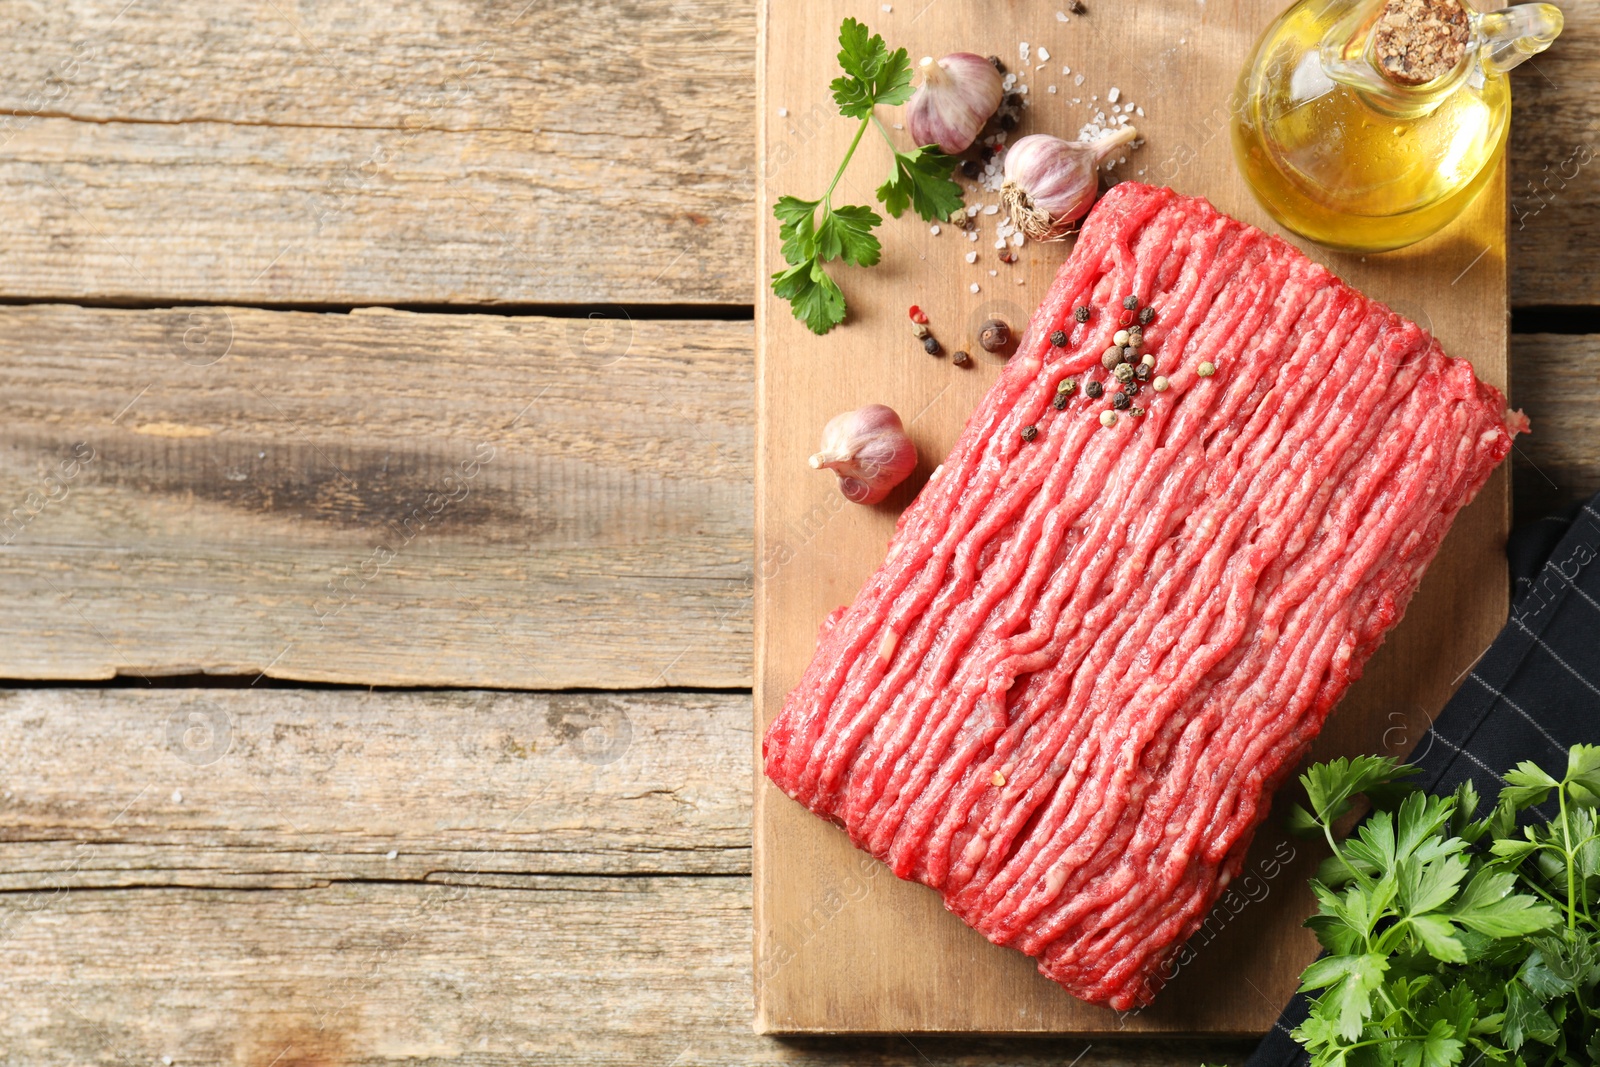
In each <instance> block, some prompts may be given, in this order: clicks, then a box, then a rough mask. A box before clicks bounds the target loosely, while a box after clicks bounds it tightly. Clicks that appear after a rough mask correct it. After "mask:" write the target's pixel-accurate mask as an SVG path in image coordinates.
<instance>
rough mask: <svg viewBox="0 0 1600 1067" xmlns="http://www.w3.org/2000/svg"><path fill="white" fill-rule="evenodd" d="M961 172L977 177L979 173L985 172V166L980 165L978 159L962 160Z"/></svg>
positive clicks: (970, 176)
mask: <svg viewBox="0 0 1600 1067" xmlns="http://www.w3.org/2000/svg"><path fill="white" fill-rule="evenodd" d="M961 173H962V174H965V175H966V176H967V177H969V178H977V176H978V175H980V174H982V173H983V168H982V167H980V166H979V165H978V161H977V160H976V159H968V160H964V161H963V162H962V164H961Z"/></svg>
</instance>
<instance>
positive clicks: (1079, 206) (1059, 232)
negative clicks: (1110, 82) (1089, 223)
mask: <svg viewBox="0 0 1600 1067" xmlns="http://www.w3.org/2000/svg"><path fill="white" fill-rule="evenodd" d="M1138 136H1139V132H1138V131H1137V130H1135V129H1134V128H1133V127H1132V126H1124V127H1122V128H1121V129H1119V130H1117V131H1116V132H1115V133H1113V134H1111V135H1110V136H1109V137H1102V138H1101V139H1100V140H1098V141H1063V140H1062V139H1061V138H1059V137H1051V136H1050V135H1049V134H1044V133H1032V134H1029V135H1028V136H1026V137H1023V138H1021V139H1019V140H1018V141H1017V143H1016V144H1014V145H1012V146H1011V148H1010V149H1009V150H1007V152H1006V162H1005V184H1003V185H1002V186H1001V187H1000V199H1001V201H1002V202H1003V203H1004V204H1005V205H1006V210H1007V212H1009V213H1010V215H1011V221H1012V222H1013V223H1014V224H1015V225H1016V227H1017V229H1018V230H1020V231H1022V234H1023V236H1025V237H1027V238H1028V239H1029V240H1031V241H1059V240H1061V238H1063V237H1065V236H1066V235H1067V234H1069V233H1071V232H1072V231H1073V229H1074V228H1075V224H1076V223H1077V221H1078V220H1079V219H1081V218H1083V216H1084V215H1086V214H1087V213H1088V211H1089V208H1090V207H1091V206H1092V205H1093V204H1094V198H1095V197H1096V196H1097V195H1099V191H1100V164H1101V163H1102V162H1104V161H1105V158H1106V157H1107V156H1109V155H1111V154H1112V153H1113V152H1115V151H1116V150H1117V149H1119V148H1121V147H1122V146H1123V145H1125V144H1127V143H1128V142H1129V141H1132V140H1134V139H1136V138H1137V137H1138Z"/></svg>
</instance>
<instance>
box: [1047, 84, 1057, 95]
mask: <svg viewBox="0 0 1600 1067" xmlns="http://www.w3.org/2000/svg"><path fill="white" fill-rule="evenodd" d="M1049 91H1050V92H1052V93H1053V92H1055V91H1056V87H1055V86H1054V85H1052V86H1050V88H1049Z"/></svg>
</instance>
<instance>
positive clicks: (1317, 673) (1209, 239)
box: [764, 182, 1526, 1010]
mask: <svg viewBox="0 0 1600 1067" xmlns="http://www.w3.org/2000/svg"><path fill="white" fill-rule="evenodd" d="M1129 295H1133V296H1136V297H1138V298H1139V300H1140V305H1139V306H1140V308H1143V307H1145V306H1149V307H1151V308H1152V309H1154V312H1155V314H1154V317H1153V318H1152V319H1151V320H1150V321H1149V323H1148V325H1146V326H1144V338H1145V343H1144V348H1143V349H1142V350H1141V352H1140V353H1139V355H1143V354H1144V353H1149V354H1151V355H1153V356H1154V357H1155V360H1156V362H1155V366H1154V368H1153V373H1152V374H1151V376H1150V378H1149V379H1147V380H1145V381H1143V382H1136V384H1139V385H1141V387H1142V388H1141V391H1140V393H1139V394H1138V395H1137V396H1133V397H1131V398H1129V401H1128V406H1127V407H1126V408H1123V409H1121V410H1117V411H1116V414H1117V420H1116V422H1115V423H1114V424H1113V425H1111V426H1105V425H1103V424H1102V420H1101V416H1102V413H1103V412H1106V411H1112V410H1114V409H1113V406H1112V399H1113V395H1114V394H1115V392H1116V391H1117V390H1118V389H1119V388H1120V383H1119V382H1118V380H1117V379H1116V378H1115V377H1114V376H1113V375H1112V374H1111V373H1110V372H1108V371H1106V370H1105V369H1104V368H1103V367H1102V364H1101V357H1102V353H1103V352H1104V350H1105V349H1106V347H1107V346H1108V345H1109V344H1110V343H1111V337H1112V334H1113V333H1114V332H1115V331H1116V330H1117V329H1119V328H1120V327H1121V326H1123V325H1126V324H1127V323H1129V322H1132V321H1136V313H1134V312H1129V311H1127V310H1125V308H1124V306H1123V301H1124V299H1125V298H1126V297H1128V296H1129ZM1079 306H1087V307H1089V308H1091V309H1092V315H1091V317H1090V318H1089V320H1088V321H1087V322H1085V323H1079V322H1077V321H1076V320H1075V317H1074V314H1073V313H1074V309H1075V308H1077V307H1079ZM1058 330H1059V331H1064V332H1065V334H1066V344H1065V345H1063V346H1056V345H1053V344H1052V343H1051V337H1050V335H1051V334H1052V333H1053V332H1055V331H1058ZM1137 360H1138V356H1135V361H1136V362H1137ZM1206 361H1209V362H1211V363H1214V364H1215V367H1216V373H1215V375H1214V376H1211V377H1200V376H1199V375H1198V373H1197V368H1198V367H1199V365H1200V364H1201V363H1202V362H1206ZM1156 375H1160V376H1163V377H1165V378H1167V379H1168V380H1169V382H1170V386H1169V387H1168V388H1166V389H1165V390H1164V391H1161V392H1157V391H1156V390H1155V389H1154V387H1153V384H1152V383H1153V382H1154V377H1155V376H1156ZM1069 377H1070V378H1072V379H1073V380H1074V382H1075V384H1076V390H1075V391H1074V392H1073V393H1072V394H1071V396H1070V398H1069V402H1068V403H1067V404H1066V406H1065V407H1064V408H1061V409H1058V408H1056V407H1054V406H1053V405H1052V403H1051V401H1052V400H1053V399H1054V398H1055V397H1056V395H1057V387H1058V383H1060V382H1061V381H1062V379H1064V378H1069ZM1090 381H1099V382H1101V383H1102V385H1103V388H1104V393H1103V395H1102V396H1100V397H1099V398H1098V399H1093V398H1090V397H1089V396H1087V395H1086V393H1088V392H1090V390H1088V389H1087V388H1086V386H1087V385H1088V383H1089V382H1090ZM1135 408H1139V409H1143V413H1142V414H1135V413H1134V409H1135ZM1028 426H1033V427H1036V434H1035V435H1029V436H1032V437H1033V439H1032V440H1031V441H1025V440H1024V437H1023V434H1022V430H1023V429H1024V427H1028ZM1524 429H1526V422H1525V420H1523V419H1522V418H1521V416H1520V414H1516V413H1512V414H1509V415H1508V414H1507V412H1506V410H1505V403H1504V399H1503V398H1502V397H1501V395H1500V394H1499V393H1498V392H1496V391H1495V390H1494V389H1493V388H1491V387H1490V386H1488V385H1485V384H1483V383H1482V382H1480V381H1478V380H1477V379H1476V378H1475V377H1474V376H1473V372H1472V368H1471V366H1470V365H1469V364H1467V363H1466V362H1464V361H1462V360H1456V359H1451V358H1449V357H1448V356H1446V355H1445V353H1444V352H1443V350H1442V349H1441V348H1440V347H1439V345H1438V343H1437V342H1436V341H1434V340H1433V338H1432V337H1430V336H1428V335H1427V334H1426V333H1424V332H1423V331H1422V330H1421V329H1419V328H1418V327H1417V326H1416V325H1414V324H1412V323H1410V322H1408V321H1406V320H1404V319H1402V318H1400V317H1399V316H1397V315H1395V314H1394V313H1393V312H1391V311H1390V310H1389V309H1388V308H1386V307H1384V306H1383V305H1381V304H1378V303H1376V302H1375V301H1372V300H1368V299H1367V298H1366V297H1364V296H1362V295H1361V294H1360V293H1358V292H1356V291H1355V290H1353V289H1351V288H1350V287H1349V286H1347V285H1345V284H1344V283H1342V282H1341V281H1340V280H1339V279H1338V278H1336V277H1334V276H1333V275H1332V274H1330V273H1329V272H1328V271H1327V270H1326V269H1324V268H1323V267H1320V266H1318V265H1317V264H1315V263H1313V262H1311V261H1310V260H1309V259H1307V258H1306V257H1304V256H1303V255H1301V254H1300V253H1299V252H1297V251H1296V250H1295V249H1294V248H1292V247H1290V246H1289V245H1287V244H1285V243H1284V242H1282V241H1280V240H1278V239H1276V238H1274V237H1270V236H1268V235H1266V234H1264V233H1262V232H1260V231H1259V230H1256V229H1254V228H1253V227H1250V226H1246V225H1243V224H1242V223H1239V222H1236V221H1234V220H1232V219H1229V218H1227V217H1226V216H1224V215H1222V214H1220V213H1219V212H1217V211H1216V210H1215V209H1214V208H1212V207H1211V205H1210V204H1208V203H1207V202H1205V201H1204V200H1198V199H1189V198H1186V197H1181V196H1178V195H1177V194H1175V193H1173V192H1172V191H1171V190H1169V189H1159V188H1151V187H1149V186H1144V185H1139V184H1137V183H1131V182H1130V183H1124V184H1121V185H1118V186H1116V187H1115V188H1114V189H1112V190H1111V191H1110V192H1108V193H1107V194H1106V195H1105V196H1104V197H1103V198H1102V199H1101V201H1100V202H1099V204H1098V205H1096V207H1095V209H1094V211H1093V212H1092V214H1091V215H1090V216H1089V218H1088V220H1087V221H1086V223H1085V225H1084V227H1083V232H1082V234H1081V235H1080V236H1079V238H1078V243H1077V247H1076V248H1075V249H1074V251H1073V253H1072V256H1071V257H1070V258H1069V259H1068V261H1067V262H1066V263H1065V265H1063V267H1062V268H1061V271H1060V273H1059V274H1058V275H1057V277H1056V280H1055V282H1054V284H1053V285H1052V286H1051V289H1050V292H1049V294H1048V296H1047V297H1046V299H1045V301H1044V304H1043V305H1042V306H1041V307H1040V308H1039V310H1038V312H1037V313H1036V314H1035V315H1034V317H1033V321H1032V322H1031V323H1030V324H1029V327H1028V332H1027V335H1026V337H1025V338H1024V340H1023V343H1022V345H1021V347H1020V348H1019V350H1018V353H1017V355H1016V356H1014V357H1013V358H1012V360H1011V363H1010V365H1009V366H1008V367H1007V368H1006V370H1005V372H1004V373H1003V374H1002V375H1001V377H1000V379H999V380H998V381H997V382H996V383H995V385H994V387H993V388H992V389H991V390H990V391H989V393H988V395H987V396H986V397H985V399H984V401H983V403H982V404H981V405H980V406H979V407H978V409H977V411H976V412H974V414H973V415H972V417H971V419H970V420H969V421H968V423H967V425H966V428H965V430H964V431H963V432H962V435H961V438H960V440H959V442H958V443H957V444H956V447H955V450H954V451H953V452H951V454H950V456H949V458H948V459H946V460H945V462H944V464H943V466H942V467H941V468H940V469H939V470H938V471H937V472H935V474H934V476H933V478H932V479H931V480H930V481H929V483H928V485H927V486H926V487H925V488H924V489H923V490H922V492H921V494H920V495H919V496H918V498H917V500H916V501H915V503H913V504H912V506H911V507H910V508H909V509H908V510H907V511H906V513H905V514H904V515H903V516H902V518H901V520H900V524H899V527H898V530H897V532H896V534H895V537H894V539H893V541H892V542H891V544H890V547H889V552H888V557H887V559H886V560H885V561H884V563H883V565H882V567H880V568H879V569H878V571H877V573H876V574H875V575H873V577H872V578H871V579H870V580H869V581H868V582H867V584H866V586H865V587H864V588H863V589H862V590H861V592H860V593H859V594H858V595H857V596H856V599H855V601H854V603H852V604H851V605H850V606H849V607H848V608H842V609H840V610H839V611H837V612H835V613H834V614H833V615H832V616H831V617H830V619H829V621H828V623H827V624H826V625H825V626H824V630H823V634H822V637H821V642H820V644H819V646H818V648H817V652H816V655H815V657H814V659H813V660H812V662H811V665H810V667H809V668H808V669H807V670H806V672H805V675H804V677H803V678H802V679H801V681H800V683H799V685H797V686H796V687H795V688H794V690H793V691H792V692H791V693H790V694H789V697H788V699H787V701H786V702H785V704H784V707H783V710H782V712H781V714H780V715H779V716H778V717H777V719H776V720H774V721H773V723H772V725H771V727H770V729H769V730H768V731H767V734H766V738H765V747H764V751H765V760H766V772H767V775H768V776H769V777H770V778H771V779H772V780H773V781H774V782H776V783H777V784H778V786H779V787H781V788H782V789H783V790H784V792H786V793H788V794H789V795H790V796H791V797H793V798H794V799H796V800H798V801H799V802H800V803H802V804H804V805H806V806H807V807H808V808H810V809H811V810H812V811H814V812H816V813H817V814H819V815H821V816H824V817H826V818H828V819H832V820H834V821H836V822H838V823H839V824H841V825H842V826H843V827H844V828H845V829H846V830H847V831H848V832H849V834H850V837H851V839H852V840H853V841H854V842H855V843H856V844H857V845H858V846H860V847H861V848H863V849H866V850H868V851H869V852H871V853H872V854H873V855H874V856H877V857H878V858H879V859H881V860H883V861H884V862H886V863H887V864H889V866H890V867H891V868H892V869H893V870H894V872H895V874H897V875H899V876H900V877H901V878H912V879H916V880H917V881H920V882H923V883H925V884H927V885H929V886H932V887H933V888H934V889H936V890H938V891H939V893H940V894H941V895H942V896H943V897H944V901H945V905H946V907H948V908H949V909H950V910H951V911H952V912H954V913H955V914H956V915H958V916H960V917H961V918H962V919H963V920H964V921H965V922H967V923H968V924H969V925H971V926H973V927H974V928H976V929H977V930H979V931H981V932H982V933H983V934H984V935H986V936H987V937H988V938H989V939H990V940H991V941H994V942H995V943H997V944H1004V945H1011V946H1013V947H1015V948H1017V949H1019V950H1021V951H1022V952H1025V953H1027V954H1029V955H1030V956H1034V957H1036V958H1037V959H1038V961H1039V969H1040V970H1041V971H1042V972H1043V973H1044V974H1046V975H1047V976H1049V977H1050V978H1052V979H1054V980H1055V981H1057V982H1059V983H1060V984H1061V985H1062V986H1064V987H1066V989H1067V990H1068V991H1070V992H1071V993H1072V994H1074V995H1075V996H1078V997H1081V998H1082V999H1084V1000H1086V1001H1089V1002H1091V1003H1096V1004H1104V1005H1109V1006H1111V1007H1115V1008H1118V1009H1123V1010H1126V1009H1129V1008H1133V1007H1137V1006H1140V1005H1143V1004H1145V1003H1148V1002H1149V1000H1150V998H1151V997H1152V996H1153V995H1154V994H1155V992H1156V990H1157V989H1158V988H1159V986H1160V984H1161V980H1162V974H1163V965H1164V963H1165V962H1166V961H1167V960H1168V959H1169V958H1170V957H1171V956H1172V954H1173V953H1175V952H1176V950H1177V949H1178V948H1179V947H1180V946H1181V945H1182V943H1183V941H1184V940H1185V939H1186V938H1188V937H1189V935H1190V934H1192V933H1193V932H1194V931H1195V930H1196V928H1197V927H1198V926H1199V925H1200V924H1201V922H1202V921H1203V920H1204V919H1205V916H1206V913H1207V911H1208V910H1209V909H1210V908H1211V906H1212V905H1213V904H1214V903H1215V901H1216V900H1217V898H1218V896H1219V895H1220V894H1221V892H1222V891H1223V890H1224V889H1225V888H1226V886H1227V884H1228V881H1229V879H1231V878H1232V877H1234V876H1235V875H1237V873H1238V872H1239V868H1240V865H1241V864H1242V862H1243V859H1244V855H1245V850H1246V848H1247V847H1248V846H1249V844H1250V839H1251V835H1252V833H1253V831H1254V829H1255V827H1256V825H1257V824H1258V823H1260V821H1261V820H1262V818H1264V817H1265V815H1266V811H1267V805H1268V803H1269V801H1270V799H1271V793H1272V791H1273V789H1274V788H1275V787H1276V786H1277V785H1278V784H1279V783H1280V782H1281V781H1282V779H1283V778H1284V777H1285V776H1286V775H1287V774H1288V773H1289V772H1290V771H1291V770H1292V769H1293V768H1294V766H1295V765H1296V763H1297V762H1298V761H1299V760H1300V759H1301V757H1302V756H1303V754H1304V753H1305V750H1306V748H1307V746H1308V745H1309V744H1310V742H1311V740H1312V739H1313V738H1314V737H1316V735H1317V732H1318V731H1319V730H1320V729H1321V727H1322V724H1323V721H1324V719H1325V718H1326V717H1327V715H1328V712H1329V711H1330V709H1332V707H1333V705H1334V704H1335V703H1336V702H1337V701H1338V700H1339V698H1340V696H1342V695H1343V693H1344V692H1345V690H1346V689H1347V688H1348V687H1349V685H1350V684H1351V683H1352V682H1353V681H1355V679H1356V678H1357V677H1358V676H1359V675H1360V673H1361V669H1362V666H1363V664H1364V663H1365V662H1366V660H1367V658H1368V657H1369V656H1371V654H1372V653H1373V651H1374V650H1375V649H1376V648H1377V647H1378V645H1379V643H1380V642H1381V641H1382V640H1383V636H1384V634H1385V633H1386V632H1387V631H1388V630H1389V628H1390V627H1392V626H1394V624H1395V623H1396V622H1398V621H1399V619H1400V616H1401V614H1402V612H1404V610H1405V606H1406V603H1407V602H1408V601H1409V600H1410V598H1411V595H1412V593H1413V591H1414V590H1415V589H1416V587H1417V583H1418V581H1419V580H1420V579H1421V577H1422V572H1423V569H1424V568H1425V567H1426V566H1427V564H1428V562H1429V560H1430V559H1432V557H1433V555H1434V553H1435V552H1436V551H1437V549H1438V547H1439V542H1440V540H1441V539H1442V538H1443V537H1444V534H1445V531H1446V530H1447V529H1448V528H1449V526H1450V522H1451V519H1452V518H1453V517H1454V516H1455V514H1456V512H1457V511H1459V510H1460V509H1461V507H1462V506H1463V505H1465V504H1466V503H1467V502H1468V501H1469V500H1471V499H1472V497H1473V495H1474V494H1475V493H1476V492H1477V491H1478V489H1479V488H1480V487H1482V485H1483V483H1484V481H1485V480H1486V479H1487V478H1488V477H1489V473H1490V472H1491V471H1492V470H1493V469H1494V467H1495V465H1496V464H1497V463H1499V462H1500V460H1501V459H1502V458H1503V457H1504V456H1505V455H1506V453H1507V452H1508V451H1509V450H1510V448H1511V438H1512V435H1513V434H1514V433H1516V432H1518V431H1521V430H1524Z"/></svg>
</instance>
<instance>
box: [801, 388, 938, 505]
mask: <svg viewBox="0 0 1600 1067" xmlns="http://www.w3.org/2000/svg"><path fill="white" fill-rule="evenodd" d="M810 462H811V466H812V468H813V469H816V470H821V469H822V468H824V467H826V468H828V469H829V470H831V471H833V472H834V473H835V474H837V475H838V476H839V492H841V493H843V494H844V496H845V499H846V500H850V501H853V502H855V503H857V504H876V503H877V502H878V501H880V500H882V499H883V498H884V497H886V496H888V495H889V491H890V490H891V489H893V488H894V487H895V486H897V485H899V484H900V483H901V482H903V481H905V480H906V477H907V476H908V475H909V474H910V473H911V472H912V471H913V470H915V469H916V466H917V448H916V446H915V445H913V444H912V443H911V438H910V437H908V436H907V435H906V431H905V427H904V426H902V425H901V424H900V416H899V415H896V414H895V413H894V409H893V408H888V407H885V406H884V405H882V404H868V405H867V406H866V407H864V408H860V409H858V410H856V411H847V412H845V413H844V414H842V415H835V416H834V417H833V418H831V419H829V420H828V425H826V426H824V427H823V428H822V451H820V452H818V453H817V454H816V455H814V456H812V457H811V460H810Z"/></svg>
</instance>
